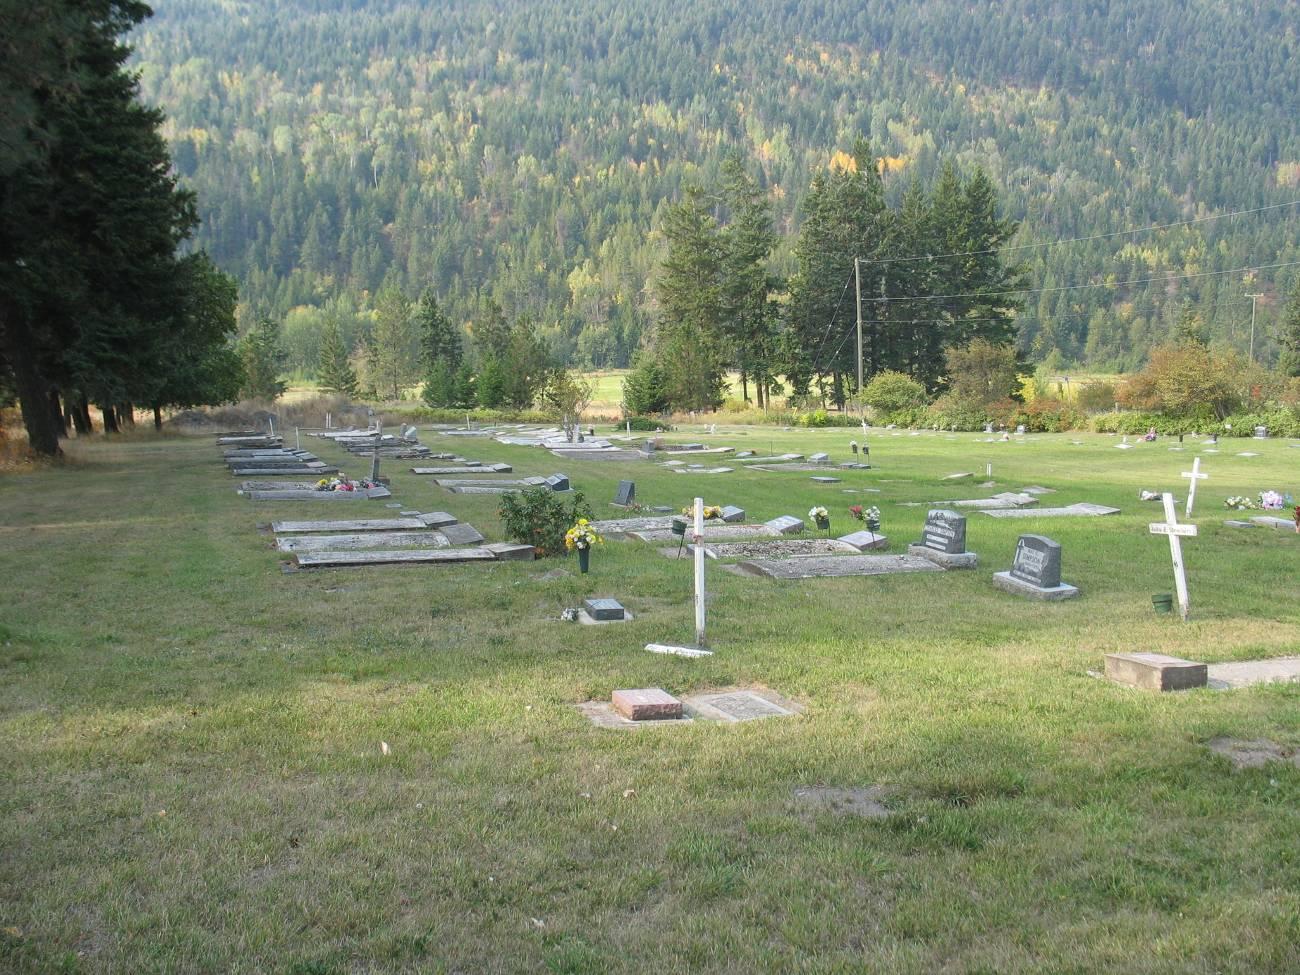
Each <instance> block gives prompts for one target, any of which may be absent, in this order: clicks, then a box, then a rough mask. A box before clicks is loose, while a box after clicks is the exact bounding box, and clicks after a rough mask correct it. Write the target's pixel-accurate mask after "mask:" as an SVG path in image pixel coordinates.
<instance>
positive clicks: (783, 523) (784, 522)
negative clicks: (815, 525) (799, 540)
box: [763, 515, 804, 535]
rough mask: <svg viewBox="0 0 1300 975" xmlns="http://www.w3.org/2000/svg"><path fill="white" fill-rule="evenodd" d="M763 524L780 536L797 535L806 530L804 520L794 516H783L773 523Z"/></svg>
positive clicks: (774, 519) (773, 520)
mask: <svg viewBox="0 0 1300 975" xmlns="http://www.w3.org/2000/svg"><path fill="white" fill-rule="evenodd" d="M763 524H764V526H765V527H767V528H770V529H771V530H772V531H774V532H776V533H777V534H778V535H795V534H798V533H799V532H801V531H803V530H804V524H803V520H802V519H800V518H796V517H794V516H793V515H782V516H781V517H780V518H773V519H772V520H771V521H765V522H763Z"/></svg>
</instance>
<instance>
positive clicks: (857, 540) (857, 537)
mask: <svg viewBox="0 0 1300 975" xmlns="http://www.w3.org/2000/svg"><path fill="white" fill-rule="evenodd" d="M836 541H840V542H843V543H844V544H845V545H851V546H852V547H853V548H854V549H856V550H857V551H859V552H871V551H875V550H879V549H886V548H889V538H888V536H886V535H882V534H880V532H869V531H856V532H850V533H849V534H847V535H841V536H840V537H839V538H838V539H836Z"/></svg>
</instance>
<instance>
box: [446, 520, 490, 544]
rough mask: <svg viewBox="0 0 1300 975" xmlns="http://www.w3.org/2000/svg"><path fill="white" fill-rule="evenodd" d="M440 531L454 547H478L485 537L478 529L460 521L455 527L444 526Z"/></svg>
mask: <svg viewBox="0 0 1300 975" xmlns="http://www.w3.org/2000/svg"><path fill="white" fill-rule="evenodd" d="M438 531H440V532H441V533H442V534H443V537H445V538H446V539H447V541H449V542H451V544H452V545H477V544H478V543H479V542H481V541H483V535H482V533H481V532H479V530H478V529H477V528H475V527H474V526H473V525H466V524H464V523H463V522H459V521H458V522H456V524H454V525H443V526H441V527H440V528H439V529H438Z"/></svg>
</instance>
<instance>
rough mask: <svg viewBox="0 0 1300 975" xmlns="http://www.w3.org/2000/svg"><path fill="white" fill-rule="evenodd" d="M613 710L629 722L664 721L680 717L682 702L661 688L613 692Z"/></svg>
mask: <svg viewBox="0 0 1300 975" xmlns="http://www.w3.org/2000/svg"><path fill="white" fill-rule="evenodd" d="M610 700H611V703H612V704H613V705H614V710H615V711H617V712H618V713H619V714H621V715H623V717H625V718H628V719H629V720H631V721H664V720H668V719H672V718H680V717H681V716H682V702H681V701H679V700H677V698H675V697H673V696H672V695H671V694H669V693H668V692H667V691H665V690H664V689H663V688H661V687H643V688H638V689H636V690H626V691H615V692H614V694H613V696H612V697H611V699H610Z"/></svg>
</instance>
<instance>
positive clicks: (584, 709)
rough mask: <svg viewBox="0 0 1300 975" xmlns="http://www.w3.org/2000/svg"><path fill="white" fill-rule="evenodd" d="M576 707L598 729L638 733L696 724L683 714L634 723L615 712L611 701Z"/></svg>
mask: <svg viewBox="0 0 1300 975" xmlns="http://www.w3.org/2000/svg"><path fill="white" fill-rule="evenodd" d="M575 707H576V708H577V709H578V711H579V712H581V713H582V714H583V716H585V717H586V718H587V720H588V721H590V722H591V723H592V724H594V725H595V726H596V727H597V728H616V729H619V730H621V731H636V730H637V729H639V728H664V727H668V728H685V727H690V726H691V725H692V724H693V723H694V722H693V721H692V720H691V718H690V716H689V715H686V714H683V715H682V717H680V718H663V719H660V720H654V719H647V720H642V721H633V720H632V719H631V718H625V717H623V715H621V714H619V713H618V712H617V711H615V710H614V705H612V704H611V703H610V702H609V701H583V702H582V703H581V704H577V705H575Z"/></svg>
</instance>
